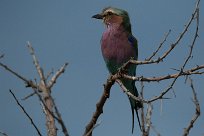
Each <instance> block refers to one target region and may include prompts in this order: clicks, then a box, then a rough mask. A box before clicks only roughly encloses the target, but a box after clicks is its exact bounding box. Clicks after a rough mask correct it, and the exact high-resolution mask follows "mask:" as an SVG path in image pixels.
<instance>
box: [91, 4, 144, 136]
mask: <svg viewBox="0 0 204 136" xmlns="http://www.w3.org/2000/svg"><path fill="white" fill-rule="evenodd" d="M92 18H96V19H102V20H103V22H104V24H105V25H106V30H105V32H104V33H103V35H102V38H101V51H102V55H103V58H104V60H105V63H106V66H107V68H108V70H109V72H110V73H111V74H115V73H116V72H117V71H118V69H119V68H120V67H121V66H122V65H123V64H124V63H125V62H127V61H128V60H129V59H131V58H133V59H135V60H137V58H138V45H137V39H136V38H135V37H134V36H133V35H132V31H131V24H130V18H129V15H128V13H127V11H125V10H122V9H118V8H113V7H107V8H105V9H103V11H102V13H100V14H96V15H94V16H92ZM127 73H128V74H129V75H131V76H135V74H136V65H134V64H131V65H129V67H128V69H127ZM122 83H123V84H124V86H125V87H126V88H127V89H128V90H129V91H130V92H131V93H132V94H133V95H135V96H136V97H138V95H139V94H138V91H137V88H136V86H135V81H132V80H128V79H122ZM129 100H130V105H131V110H132V133H133V129H134V110H135V112H136V115H137V119H138V122H139V126H140V128H141V125H140V120H139V116H138V111H137V110H138V109H139V108H141V107H142V103H141V102H138V101H135V100H134V99H132V98H131V97H129Z"/></svg>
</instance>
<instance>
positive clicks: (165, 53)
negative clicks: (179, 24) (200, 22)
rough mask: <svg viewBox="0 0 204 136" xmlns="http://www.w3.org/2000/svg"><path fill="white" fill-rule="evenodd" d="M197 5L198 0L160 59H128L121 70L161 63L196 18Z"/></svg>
mask: <svg viewBox="0 0 204 136" xmlns="http://www.w3.org/2000/svg"><path fill="white" fill-rule="evenodd" d="M199 3H200V0H198V2H197V3H196V6H195V9H194V11H193V14H192V16H191V18H190V19H189V21H188V23H187V24H186V25H185V27H184V29H183V31H182V32H181V33H180V35H178V37H177V39H176V41H175V42H174V43H172V44H171V46H170V48H169V49H168V50H167V51H166V52H164V53H163V55H162V56H161V57H158V58H157V59H154V60H144V61H138V60H134V59H130V60H129V61H128V62H126V63H125V64H124V65H123V66H122V67H121V69H126V68H127V67H128V65H130V64H136V65H143V64H153V63H159V62H162V61H163V60H164V59H165V58H166V57H167V56H168V55H169V54H170V52H171V51H172V50H173V49H174V48H175V47H176V46H177V45H178V44H179V43H180V41H181V40H182V38H183V36H184V35H185V34H186V32H187V31H188V29H189V27H190V25H191V24H192V22H193V20H194V18H195V17H196V16H197V12H198V10H199Z"/></svg>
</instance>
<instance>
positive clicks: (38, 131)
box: [9, 90, 42, 136]
mask: <svg viewBox="0 0 204 136" xmlns="http://www.w3.org/2000/svg"><path fill="white" fill-rule="evenodd" d="M9 92H10V93H11V94H12V96H13V98H14V99H15V101H16V103H17V104H18V106H19V107H20V108H21V109H22V111H23V113H24V114H25V115H26V116H27V117H28V119H29V120H30V122H31V124H32V126H33V127H34V128H35V130H36V131H37V133H38V135H39V136H42V134H41V133H40V130H39V129H38V128H37V126H36V125H35V123H34V122H33V119H32V118H31V117H30V115H29V114H28V113H27V112H26V110H25V109H24V107H23V106H22V105H21V104H20V102H19V101H18V99H17V98H16V96H15V95H14V93H13V92H12V91H11V90H9Z"/></svg>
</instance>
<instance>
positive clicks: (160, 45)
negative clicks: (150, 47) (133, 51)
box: [145, 29, 171, 61]
mask: <svg viewBox="0 0 204 136" xmlns="http://www.w3.org/2000/svg"><path fill="white" fill-rule="evenodd" d="M170 33H171V29H170V30H169V31H168V33H167V34H165V36H164V39H163V40H162V41H161V43H160V44H159V47H158V48H157V50H156V51H154V52H153V54H152V55H151V56H150V57H149V58H147V59H145V60H147V61H149V60H151V59H152V58H153V57H154V56H155V55H156V54H157V53H158V52H159V50H160V49H161V47H162V46H163V45H164V43H165V42H166V39H167V37H168V36H169V34H170Z"/></svg>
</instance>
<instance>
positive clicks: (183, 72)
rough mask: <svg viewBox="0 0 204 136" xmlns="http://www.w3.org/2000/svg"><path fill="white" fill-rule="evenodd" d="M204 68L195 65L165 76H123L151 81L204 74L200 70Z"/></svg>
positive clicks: (124, 75) (123, 75) (203, 66)
mask: <svg viewBox="0 0 204 136" xmlns="http://www.w3.org/2000/svg"><path fill="white" fill-rule="evenodd" d="M201 69H204V65H200V66H196V67H193V68H191V69H189V70H185V71H182V72H178V73H175V74H171V75H165V76H159V77H143V76H140V77H134V76H129V75H126V74H121V76H122V77H124V78H127V79H130V80H135V81H142V82H151V81H156V82H159V81H162V80H166V79H172V78H176V77H177V76H178V75H179V76H187V75H193V74H204V73H203V72H199V71H198V70H201Z"/></svg>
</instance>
